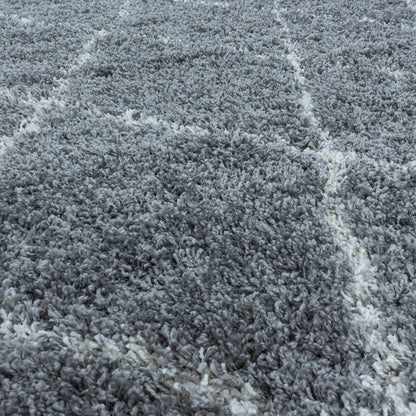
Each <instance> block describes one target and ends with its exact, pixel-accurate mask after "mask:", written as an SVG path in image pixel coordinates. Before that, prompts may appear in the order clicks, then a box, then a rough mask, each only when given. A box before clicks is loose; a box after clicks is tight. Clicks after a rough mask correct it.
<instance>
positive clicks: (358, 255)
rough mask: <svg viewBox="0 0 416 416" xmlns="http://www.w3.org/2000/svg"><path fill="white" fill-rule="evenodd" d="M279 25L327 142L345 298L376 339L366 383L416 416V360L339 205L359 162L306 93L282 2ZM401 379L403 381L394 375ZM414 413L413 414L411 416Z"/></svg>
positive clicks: (328, 193)
mask: <svg viewBox="0 0 416 416" xmlns="http://www.w3.org/2000/svg"><path fill="white" fill-rule="evenodd" d="M274 12H275V16H276V21H277V22H278V23H279V24H280V25H281V26H282V31H283V32H284V35H285V37H284V43H285V46H286V48H287V49H288V51H289V54H288V55H287V59H288V61H289V62H290V63H291V65H292V66H293V68H294V70H295V73H294V76H295V79H296V81H297V82H298V84H299V86H300V87H301V89H302V98H301V103H302V106H303V109H304V112H305V115H306V117H307V118H308V119H309V122H310V124H311V126H312V128H313V129H314V130H315V131H316V133H317V134H318V135H319V137H320V138H321V143H320V146H319V148H318V150H316V151H314V152H313V153H314V154H316V156H318V157H320V158H321V159H323V160H325V162H326V163H327V173H328V176H329V179H328V182H327V184H326V186H325V190H324V195H323V202H324V205H325V206H326V215H325V216H326V220H327V222H328V224H329V226H330V228H331V229H332V231H333V233H334V236H335V238H336V242H337V244H338V245H339V247H341V248H342V250H343V252H344V254H345V255H346V257H347V258H348V260H349V264H350V266H351V269H352V272H353V281H352V282H350V285H349V288H348V289H349V292H348V293H346V294H345V299H346V301H347V302H348V304H349V305H350V308H351V312H352V315H353V316H354V319H355V322H356V323H357V324H359V325H361V327H365V328H366V330H367V331H368V333H369V334H370V337H369V339H368V340H367V345H366V347H367V348H368V349H369V352H372V356H373V359H374V360H375V363H374V369H375V371H376V373H377V375H378V377H377V378H371V377H370V376H367V377H365V378H363V379H362V380H361V381H362V385H363V387H364V388H366V389H368V390H370V391H374V392H382V391H383V389H385V395H386V396H387V397H388V398H390V399H392V400H393V403H394V410H395V412H396V414H397V415H399V416H407V415H409V414H416V403H409V402H407V399H406V396H407V395H408V393H409V389H408V387H407V386H406V385H405V384H404V383H402V381H401V379H400V374H401V372H402V370H403V369H404V367H405V366H404V364H403V361H404V360H405V359H406V358H410V357H411V356H412V353H411V351H409V349H408V348H407V346H406V345H404V344H402V343H400V342H399V340H398V339H397V337H396V336H395V335H393V334H390V335H388V336H387V340H386V339H385V337H384V335H383V332H385V326H384V325H383V319H385V317H384V316H383V313H382V312H381V311H380V310H377V308H376V307H375V306H374V300H373V299H372V292H374V291H377V286H378V285H377V268H376V267H375V266H374V265H372V264H371V259H370V257H369V255H368V250H367V248H366V247H365V245H364V244H363V243H362V242H361V241H359V240H358V239H357V238H356V237H355V236H354V235H353V234H352V233H351V231H350V230H349V229H348V227H347V225H346V223H345V218H346V215H345V212H344V210H343V206H341V205H339V204H337V201H336V200H335V198H333V196H332V195H333V194H334V193H336V191H338V190H339V189H340V186H341V184H342V181H343V180H345V169H346V167H347V165H348V162H349V161H350V160H352V159H353V158H355V157H351V155H350V154H347V155H345V154H344V153H342V152H339V151H334V150H331V142H332V138H331V137H330V134H329V132H328V131H326V130H325V129H324V128H323V127H322V126H321V124H320V122H319V121H318V119H317V118H316V116H315V114H314V111H313V102H312V97H311V94H310V93H309V92H308V91H307V89H306V78H305V76H304V75H303V71H302V68H301V57H300V55H299V53H298V51H297V48H296V46H295V45H294V43H293V42H292V41H291V39H290V31H289V28H288V25H287V23H286V21H285V20H284V18H283V16H282V13H281V12H280V11H279V9H278V2H275V10H274ZM394 373H395V374H398V375H394ZM409 412H411V413H409ZM361 414H362V415H370V414H371V413H370V412H369V410H368V409H362V410H361Z"/></svg>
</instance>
